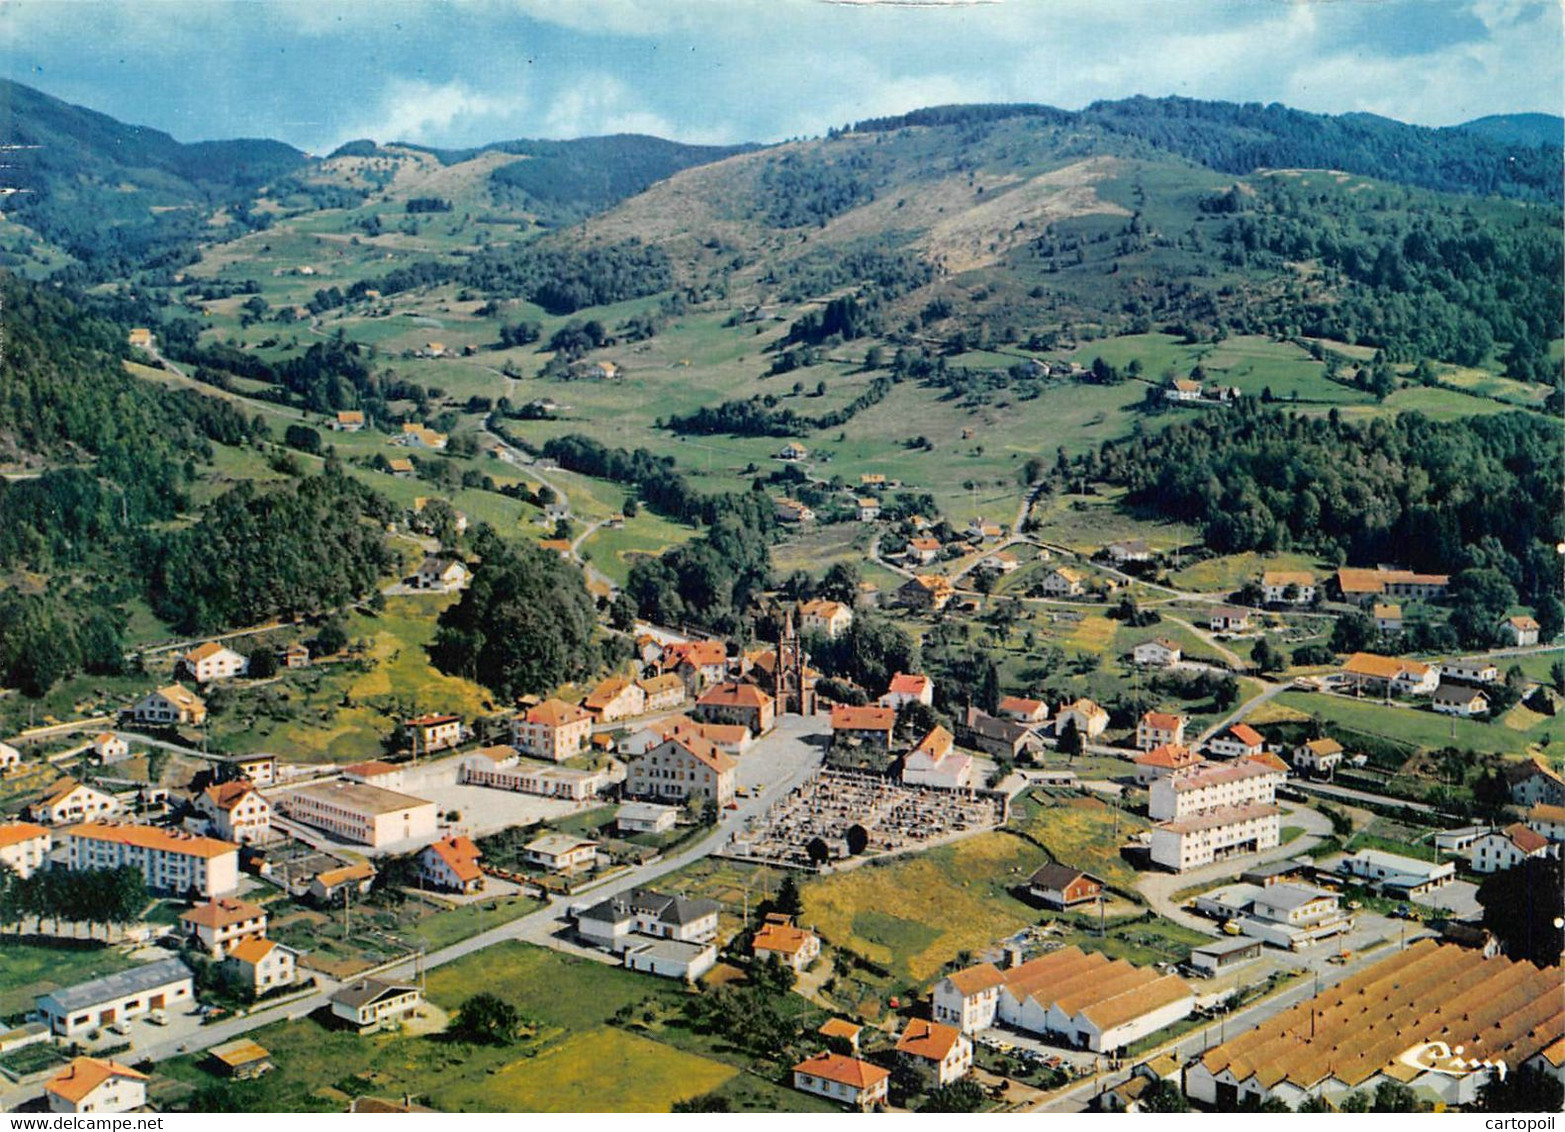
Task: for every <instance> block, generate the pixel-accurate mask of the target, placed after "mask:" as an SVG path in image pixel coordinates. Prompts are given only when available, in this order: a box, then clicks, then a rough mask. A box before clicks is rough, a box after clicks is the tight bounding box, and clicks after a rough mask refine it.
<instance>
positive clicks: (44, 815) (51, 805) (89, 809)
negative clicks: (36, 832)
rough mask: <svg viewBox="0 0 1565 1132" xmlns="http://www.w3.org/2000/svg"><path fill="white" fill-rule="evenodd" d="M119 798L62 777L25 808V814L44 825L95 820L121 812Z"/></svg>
mask: <svg viewBox="0 0 1565 1132" xmlns="http://www.w3.org/2000/svg"><path fill="white" fill-rule="evenodd" d="M120 809H121V806H120V800H119V799H118V798H116V797H114V796H113V795H112V794H105V793H104V792H103V791H101V790H95V789H93V788H92V787H91V786H87V785H84V784H83V783H80V782H77V781H76V780H75V779H71V778H62V779H60V781H58V782H56V783H55V784H54V785H53V786H51V787H50V788H49V792H48V793H47V794H45V795H44V796H43V797H42V798H40V799H39V800H38V801H36V802H34V803H32V804H31V805H30V806H28V807H27V814H28V816H29V817H30V818H32V819H33V820H34V821H36V822H42V823H43V824H44V825H66V824H68V823H70V822H79V821H95V820H96V819H98V818H106V817H109V816H111V815H113V814H117V813H119V812H120Z"/></svg>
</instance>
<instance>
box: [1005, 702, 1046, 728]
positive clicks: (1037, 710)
mask: <svg viewBox="0 0 1565 1132" xmlns="http://www.w3.org/2000/svg"><path fill="white" fill-rule="evenodd" d="M995 714H996V715H998V716H1000V717H1001V718H1002V719H1011V720H1015V721H1016V722H1017V723H1044V722H1046V721H1047V720H1048V718H1049V705H1048V702H1047V701H1045V700H1034V699H1029V698H1028V697H1026V696H1001V697H1000V702H999V703H998V704H996V705H995Z"/></svg>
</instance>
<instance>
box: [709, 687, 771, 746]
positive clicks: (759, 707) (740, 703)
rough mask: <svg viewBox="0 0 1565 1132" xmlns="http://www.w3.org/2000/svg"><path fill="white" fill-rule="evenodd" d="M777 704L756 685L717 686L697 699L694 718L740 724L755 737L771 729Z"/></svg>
mask: <svg viewBox="0 0 1565 1132" xmlns="http://www.w3.org/2000/svg"><path fill="white" fill-rule="evenodd" d="M776 710H777V704H776V701H775V700H773V699H772V697H771V696H769V695H767V694H766V693H765V692H763V691H761V689H759V688H757V687H756V686H755V685H754V684H741V683H738V682H736V681H725V682H724V683H721V684H714V685H713V686H712V687H710V688H708V689H707V690H706V691H704V692H702V693H701V696H700V698H699V699H697V700H696V707H695V715H696V717H697V718H698V719H701V720H703V721H705V722H707V723H737V724H739V725H740V726H741V727H748V728H749V729H750V731H751V732H752V733H753V734H755V735H764V734H766V732H768V731H770V730H771V729H772V725H773V723H774V722H775V713H776Z"/></svg>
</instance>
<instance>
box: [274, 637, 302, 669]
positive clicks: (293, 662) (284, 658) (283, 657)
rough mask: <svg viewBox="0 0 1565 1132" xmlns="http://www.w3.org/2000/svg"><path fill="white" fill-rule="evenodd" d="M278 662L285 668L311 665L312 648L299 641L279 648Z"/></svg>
mask: <svg viewBox="0 0 1565 1132" xmlns="http://www.w3.org/2000/svg"><path fill="white" fill-rule="evenodd" d="M277 663H278V664H280V665H282V666H283V667H284V668H308V667H310V650H309V649H308V648H306V647H305V646H304V645H303V644H301V643H300V642H298V641H295V642H293V644H291V645H288V646H287V647H285V648H281V649H278V650H277Z"/></svg>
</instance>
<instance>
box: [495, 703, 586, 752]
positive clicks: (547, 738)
mask: <svg viewBox="0 0 1565 1132" xmlns="http://www.w3.org/2000/svg"><path fill="white" fill-rule="evenodd" d="M591 738H592V713H591V712H589V711H587V710H585V709H583V708H579V707H577V706H576V705H575V704H568V703H566V702H565V701H564V700H557V699H548V700H544V701H543V703H541V704H539V705H537V706H536V707H532V708H529V709H528V710H527V711H526V712H525V713H523V714H521V715H518V716H516V717H515V718H514V719H512V720H511V745H512V746H514V747H517V748H519V749H520V750H522V751H524V752H526V753H527V754H529V755H533V756H535V757H537V758H542V759H550V760H552V761H554V762H564V761H565V760H566V759H569V758H574V757H575V756H576V755H579V754H581V753H582V751H583V750H585V749H586V746H587V742H588V740H590V739H591Z"/></svg>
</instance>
